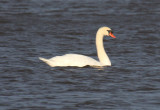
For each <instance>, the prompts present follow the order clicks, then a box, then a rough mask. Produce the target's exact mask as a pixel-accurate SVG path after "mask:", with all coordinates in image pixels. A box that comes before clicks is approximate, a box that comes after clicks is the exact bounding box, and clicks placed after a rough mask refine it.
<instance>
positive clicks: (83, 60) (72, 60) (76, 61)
mask: <svg viewBox="0 0 160 110" xmlns="http://www.w3.org/2000/svg"><path fill="white" fill-rule="evenodd" d="M48 62H49V65H50V66H51V65H52V67H55V66H78V67H84V66H87V65H90V66H102V64H101V63H100V62H98V61H96V60H95V59H93V58H91V57H88V56H84V55H79V54H65V55H63V56H56V57H53V58H51V59H48Z"/></svg>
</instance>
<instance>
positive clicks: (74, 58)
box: [39, 27, 115, 67]
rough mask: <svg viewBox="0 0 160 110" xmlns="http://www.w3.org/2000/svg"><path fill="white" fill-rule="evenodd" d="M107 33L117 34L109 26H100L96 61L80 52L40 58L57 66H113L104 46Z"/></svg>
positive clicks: (97, 36) (97, 35) (109, 34)
mask: <svg viewBox="0 0 160 110" xmlns="http://www.w3.org/2000/svg"><path fill="white" fill-rule="evenodd" d="M105 35H106V36H111V37H113V38H115V36H114V35H113V34H112V31H111V29H110V28H109V27H101V28H99V30H98V31H97V34H96V47H97V54H98V58H99V61H96V60H95V59H93V58H91V57H88V56H84V55H80V54H65V55H63V56H56V57H53V58H50V59H45V58H41V57H39V59H40V60H42V61H44V62H45V63H47V64H48V65H49V66H51V67H57V66H59V67H65V66H77V67H84V66H98V67H102V66H111V62H110V60H109V58H108V56H107V54H106V52H105V50H104V47H103V37H104V36H105Z"/></svg>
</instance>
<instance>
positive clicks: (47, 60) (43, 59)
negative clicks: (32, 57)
mask: <svg viewBox="0 0 160 110" xmlns="http://www.w3.org/2000/svg"><path fill="white" fill-rule="evenodd" d="M39 59H40V60H42V61H43V62H45V63H47V64H48V65H49V66H51V67H55V65H54V63H53V61H51V60H49V59H45V58H42V57H39Z"/></svg>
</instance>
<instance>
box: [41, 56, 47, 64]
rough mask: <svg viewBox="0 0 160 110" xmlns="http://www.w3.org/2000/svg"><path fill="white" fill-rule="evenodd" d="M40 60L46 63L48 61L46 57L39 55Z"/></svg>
mask: <svg viewBox="0 0 160 110" xmlns="http://www.w3.org/2000/svg"><path fill="white" fill-rule="evenodd" d="M39 59H40V60H42V61H43V62H45V63H47V62H48V59H45V58H42V57H39Z"/></svg>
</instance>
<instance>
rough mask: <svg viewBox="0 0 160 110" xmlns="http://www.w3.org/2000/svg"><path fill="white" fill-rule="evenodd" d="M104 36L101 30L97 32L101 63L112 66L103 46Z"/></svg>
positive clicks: (97, 45)
mask: <svg viewBox="0 0 160 110" xmlns="http://www.w3.org/2000/svg"><path fill="white" fill-rule="evenodd" d="M103 37H104V35H103V34H102V33H101V31H100V30H99V31H98V32H97V34H96V47H97V54H98V58H99V61H100V63H102V64H103V65H107V66H111V62H110V60H109V57H108V56H107V54H106V52H105V49H104V46H103Z"/></svg>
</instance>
